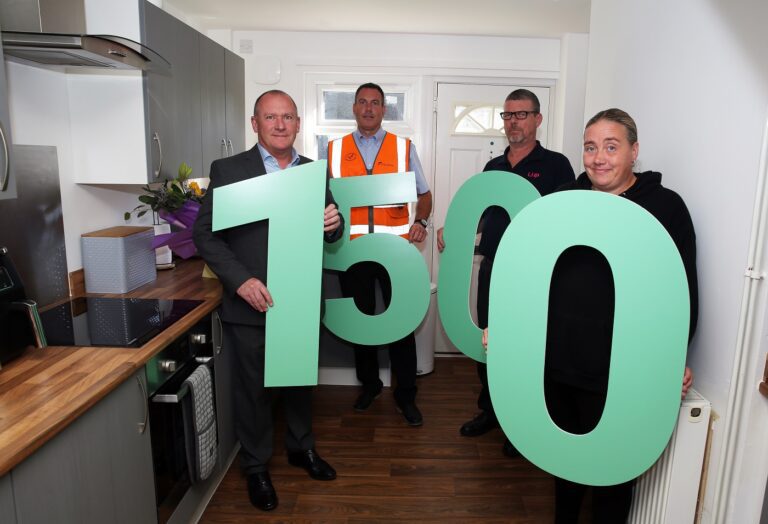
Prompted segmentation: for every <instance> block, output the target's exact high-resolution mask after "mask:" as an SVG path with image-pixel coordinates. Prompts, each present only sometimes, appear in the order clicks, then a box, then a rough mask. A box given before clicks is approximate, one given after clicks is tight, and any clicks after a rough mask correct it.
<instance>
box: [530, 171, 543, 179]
mask: <svg viewBox="0 0 768 524" xmlns="http://www.w3.org/2000/svg"><path fill="white" fill-rule="evenodd" d="M540 176H541V173H538V172H536V171H528V178H539V177H540Z"/></svg>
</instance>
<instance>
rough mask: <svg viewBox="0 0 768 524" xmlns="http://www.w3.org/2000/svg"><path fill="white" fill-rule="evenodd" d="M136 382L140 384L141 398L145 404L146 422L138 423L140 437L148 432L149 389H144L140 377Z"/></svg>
mask: <svg viewBox="0 0 768 524" xmlns="http://www.w3.org/2000/svg"><path fill="white" fill-rule="evenodd" d="M136 382H138V383H139V389H141V398H142V400H143V403H144V422H138V423H137V424H136V425H137V426H138V430H139V435H143V434H144V432H145V431H147V420H148V419H149V398H148V397H147V388H145V387H144V383H143V382H142V381H141V378H140V377H136Z"/></svg>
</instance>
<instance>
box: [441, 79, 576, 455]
mask: <svg viewBox="0 0 768 524" xmlns="http://www.w3.org/2000/svg"><path fill="white" fill-rule="evenodd" d="M540 109H541V106H540V104H539V99H538V97H537V96H536V95H535V94H534V93H532V92H531V91H529V90H527V89H516V90H515V91H512V92H511V93H510V94H509V96H507V99H506V100H505V101H504V111H503V112H502V113H501V118H502V119H503V120H504V133H505V134H506V135H507V140H508V141H509V147H507V149H506V150H505V151H504V154H503V155H501V156H498V157H496V158H493V159H491V160H490V161H489V162H488V163H487V164H486V165H485V169H483V171H509V172H510V173H515V174H517V175H518V176H521V177H523V178H525V179H526V180H527V181H528V182H530V183H531V184H533V185H534V187H536V189H537V190H538V191H539V193H541V195H542V196H545V195H548V194H550V193H552V192H553V191H554V190H555V189H556V188H557V187H559V186H560V185H562V184H565V183H566V182H572V181H573V180H574V178H575V176H574V173H573V168H572V167H571V164H570V162H569V161H568V159H567V158H566V157H565V156H564V155H562V154H560V153H556V152H554V151H549V150H548V149H544V148H543V147H542V146H541V144H540V143H539V141H538V140H536V129H537V128H538V127H539V126H540V125H541V122H542V116H541V112H540ZM509 222H510V219H509V215H508V214H507V212H506V211H505V210H504V209H503V208H501V207H498V206H492V207H489V208H488V209H487V210H486V211H485V213H483V217H482V219H481V221H480V232H481V233H482V237H481V239H480V246H479V252H480V254H481V255H483V261H482V262H481V263H480V272H479V274H478V281H477V320H478V324H479V327H480V328H482V329H485V328H486V327H488V290H489V288H490V283H491V269H492V267H493V258H494V256H495V255H496V249H497V248H498V247H499V242H501V237H502V236H503V235H504V232H505V231H506V229H507V226H508V225H509ZM442 233H443V231H442V229H440V230H439V231H438V238H437V245H438V249H439V250H440V251H442V250H443V248H444V247H445V243H444V242H443V235H442ZM477 374H478V375H479V376H480V382H481V383H482V385H483V388H482V390H481V391H480V396H479V397H478V399H477V406H478V407H479V408H480V410H481V411H480V413H479V414H477V415H476V416H475V418H473V419H472V420H470V421H468V422H466V423H465V424H464V425H463V426H461V430H460V433H461V434H462V435H464V436H465V437H476V436H479V435H483V434H484V433H487V432H488V431H490V430H491V429H493V428H497V427H499V422H498V420H497V419H496V413H495V412H494V410H493V405H492V404H491V395H490V391H489V390H488V374H487V369H486V365H485V364H482V363H480V362H478V363H477ZM503 449H504V454H505V455H508V456H512V457H514V456H517V455H519V453H518V452H517V450H516V449H515V448H514V446H512V443H511V442H509V440H506V441H505V442H504V448H503Z"/></svg>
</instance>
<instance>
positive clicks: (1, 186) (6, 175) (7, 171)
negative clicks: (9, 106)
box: [0, 124, 11, 193]
mask: <svg viewBox="0 0 768 524" xmlns="http://www.w3.org/2000/svg"><path fill="white" fill-rule="evenodd" d="M0 138H2V141H3V160H5V168H3V180H2V182H0V193H2V192H3V191H5V190H6V189H8V181H9V180H10V179H11V159H10V158H9V157H8V141H7V140H6V139H5V129H4V128H3V126H2V124H0Z"/></svg>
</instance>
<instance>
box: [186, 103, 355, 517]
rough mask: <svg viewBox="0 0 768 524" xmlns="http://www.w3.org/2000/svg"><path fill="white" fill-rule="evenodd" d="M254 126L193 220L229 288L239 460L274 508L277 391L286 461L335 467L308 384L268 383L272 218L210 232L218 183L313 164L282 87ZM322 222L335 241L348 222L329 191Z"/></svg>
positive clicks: (258, 108) (265, 506)
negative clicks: (245, 147) (326, 453)
mask: <svg viewBox="0 0 768 524" xmlns="http://www.w3.org/2000/svg"><path fill="white" fill-rule="evenodd" d="M251 125H252V126H253V131H254V132H255V133H257V134H258V137H259V142H258V144H257V145H256V146H255V147H253V148H252V149H251V150H249V151H246V152H244V153H240V154H238V155H235V156H232V157H228V158H223V159H220V160H217V161H215V162H213V164H211V175H210V185H209V187H208V192H207V193H206V196H205V198H204V199H203V203H202V206H201V208H200V214H199V215H198V218H197V221H196V222H195V226H194V241H195V245H196V246H197V249H198V252H199V253H200V255H201V256H202V257H203V258H204V259H205V261H206V263H207V264H208V265H209V266H210V268H211V269H212V270H213V271H214V272H215V273H216V275H217V276H218V277H219V279H220V280H221V283H222V285H223V287H224V293H223V296H222V310H221V318H222V321H223V322H224V340H225V343H226V344H230V345H231V347H232V348H233V350H234V355H235V374H234V383H233V385H232V387H233V392H234V395H233V396H234V408H235V424H236V432H237V436H238V438H239V440H240V444H241V446H242V449H241V451H240V456H241V464H242V467H243V469H244V471H245V474H246V476H247V479H248V495H249V497H250V500H251V503H252V504H253V505H254V506H256V507H257V508H259V509H262V510H264V511H269V510H272V509H274V508H276V507H277V502H278V500H277V494H276V492H275V489H274V487H273V486H272V480H271V479H270V476H269V472H268V468H267V466H268V463H269V459H270V458H271V456H272V441H273V423H272V403H273V400H274V398H275V397H276V396H277V394H278V393H279V394H280V396H281V397H282V404H283V408H284V415H285V422H286V436H285V446H286V449H287V450H288V460H289V462H290V463H291V464H292V465H294V466H298V467H301V468H304V469H305V470H306V471H307V472H308V473H309V475H310V476H311V477H312V478H314V479H317V480H332V479H334V478H336V471H334V469H333V468H332V467H331V466H330V465H329V464H328V463H327V462H326V461H324V460H323V459H322V458H320V456H319V455H318V454H317V452H316V451H315V439H314V435H313V434H312V412H311V403H312V389H311V387H285V388H265V387H264V335H265V332H264V325H265V320H266V318H265V313H266V312H267V310H268V309H269V308H270V307H271V306H272V305H273V302H272V296H271V294H270V292H269V289H268V288H267V285H266V276H267V238H268V224H267V220H261V221H258V222H254V223H251V224H247V225H243V226H239V227H236V228H231V229H227V230H223V231H217V232H215V233H214V232H213V231H212V230H211V225H212V218H213V189H214V188H216V187H221V186H224V185H227V184H232V183H234V182H239V181H242V180H246V179H249V178H252V177H256V176H260V175H264V174H266V173H272V172H274V171H279V170H282V169H286V168H289V167H293V166H297V165H300V164H306V163H308V162H311V160H310V159H309V158H306V157H303V156H300V155H299V154H298V153H297V152H296V150H295V149H294V148H293V143H294V141H295V140H296V134H297V133H298V132H299V128H300V119H299V116H298V114H297V109H296V103H295V102H294V101H293V99H292V98H291V97H290V96H288V94H286V93H284V92H283V91H278V90H273V91H268V92H266V93H264V94H262V95H261V96H260V97H259V98H258V99H257V100H256V103H255V104H254V108H253V116H252V117H251ZM326 187H327V186H326ZM286 205H290V203H288V202H286ZM324 222H325V223H324V230H325V240H326V241H329V242H333V241H336V240H338V239H339V238H340V237H341V233H342V231H343V230H344V227H343V219H342V217H341V215H340V214H339V212H338V210H337V209H336V204H335V202H334V200H333V197H332V195H331V193H330V191H329V190H328V189H326V208H325V217H324ZM318 330H319V326H318ZM318 332H319V331H318Z"/></svg>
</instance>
